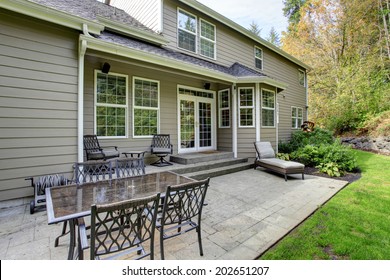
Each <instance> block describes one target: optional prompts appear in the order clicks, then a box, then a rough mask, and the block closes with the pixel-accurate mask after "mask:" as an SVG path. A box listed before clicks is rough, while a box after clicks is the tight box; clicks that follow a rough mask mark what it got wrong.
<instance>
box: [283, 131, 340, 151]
mask: <svg viewBox="0 0 390 280" xmlns="http://www.w3.org/2000/svg"><path fill="white" fill-rule="evenodd" d="M333 142H334V138H333V135H332V133H331V132H330V131H328V130H325V129H322V128H318V127H317V128H315V129H314V130H313V131H312V132H304V131H302V130H299V131H296V132H294V133H293V134H292V136H291V140H290V142H288V143H283V142H280V143H279V152H281V153H292V152H294V151H297V150H298V149H300V148H303V147H305V146H307V145H314V146H319V145H321V144H332V143H333Z"/></svg>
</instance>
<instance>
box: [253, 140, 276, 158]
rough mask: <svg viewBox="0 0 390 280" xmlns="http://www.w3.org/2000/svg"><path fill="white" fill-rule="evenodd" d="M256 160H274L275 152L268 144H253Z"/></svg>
mask: <svg viewBox="0 0 390 280" xmlns="http://www.w3.org/2000/svg"><path fill="white" fill-rule="evenodd" d="M255 145H256V150H257V152H258V156H257V158H258V159H265V158H275V151H274V149H273V148H272V146H271V143H270V142H255Z"/></svg>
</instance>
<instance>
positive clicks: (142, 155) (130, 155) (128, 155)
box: [122, 151, 146, 158]
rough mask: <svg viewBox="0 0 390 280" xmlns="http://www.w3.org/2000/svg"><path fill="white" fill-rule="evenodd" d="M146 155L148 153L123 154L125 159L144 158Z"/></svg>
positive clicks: (133, 152) (131, 152)
mask: <svg viewBox="0 0 390 280" xmlns="http://www.w3.org/2000/svg"><path fill="white" fill-rule="evenodd" d="M145 153H146V151H128V152H123V153H122V154H124V155H125V157H132V158H144V156H145ZM135 155H136V156H135Z"/></svg>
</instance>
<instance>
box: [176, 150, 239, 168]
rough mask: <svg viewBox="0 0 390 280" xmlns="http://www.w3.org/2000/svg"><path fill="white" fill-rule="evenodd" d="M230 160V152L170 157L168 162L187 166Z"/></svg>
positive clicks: (231, 154) (231, 155)
mask: <svg viewBox="0 0 390 280" xmlns="http://www.w3.org/2000/svg"><path fill="white" fill-rule="evenodd" d="M231 158H233V153H232V152H220V151H210V152H200V153H190V154H181V155H174V156H170V159H169V161H171V162H176V163H179V164H184V165H188V164H195V163H201V162H210V161H215V160H222V159H231Z"/></svg>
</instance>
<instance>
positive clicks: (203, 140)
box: [198, 102, 213, 148]
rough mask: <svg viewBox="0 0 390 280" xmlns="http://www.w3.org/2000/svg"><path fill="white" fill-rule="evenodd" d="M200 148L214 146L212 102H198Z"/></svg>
mask: <svg viewBox="0 0 390 280" xmlns="http://www.w3.org/2000/svg"><path fill="white" fill-rule="evenodd" d="M198 115H199V148H205V147H212V145H213V141H212V119H211V118H212V107H211V103H208V102H207V103H206V102H199V103H198Z"/></svg>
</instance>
